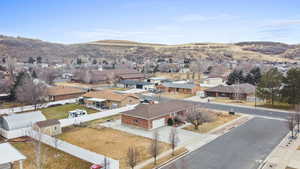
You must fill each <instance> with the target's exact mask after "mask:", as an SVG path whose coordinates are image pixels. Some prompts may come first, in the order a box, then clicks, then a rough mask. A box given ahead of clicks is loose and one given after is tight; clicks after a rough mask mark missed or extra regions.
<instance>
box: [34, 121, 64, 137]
mask: <svg viewBox="0 0 300 169" xmlns="http://www.w3.org/2000/svg"><path fill="white" fill-rule="evenodd" d="M33 129H34V130H36V131H39V132H41V133H43V134H47V135H49V136H55V135H58V134H61V132H62V130H61V126H60V122H59V121H58V120H57V119H51V120H44V121H39V122H36V123H35V124H34V125H33Z"/></svg>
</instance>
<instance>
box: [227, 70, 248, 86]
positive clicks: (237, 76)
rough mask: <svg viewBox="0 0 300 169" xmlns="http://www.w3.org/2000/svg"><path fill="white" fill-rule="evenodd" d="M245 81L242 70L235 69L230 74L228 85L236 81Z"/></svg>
mask: <svg viewBox="0 0 300 169" xmlns="http://www.w3.org/2000/svg"><path fill="white" fill-rule="evenodd" d="M244 82H245V78H244V73H243V71H242V70H234V71H233V72H231V73H230V74H229V76H228V80H227V84H228V85H233V84H236V83H244Z"/></svg>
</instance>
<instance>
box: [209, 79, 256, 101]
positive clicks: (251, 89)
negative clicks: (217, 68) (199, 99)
mask: <svg viewBox="0 0 300 169" xmlns="http://www.w3.org/2000/svg"><path fill="white" fill-rule="evenodd" d="M255 90H256V87H255V86H253V85H251V84H248V83H243V84H239V85H229V86H225V85H219V86H216V87H213V88H209V89H206V90H205V91H204V92H205V95H206V96H208V97H228V98H230V99H235V98H237V97H238V98H239V99H241V100H246V99H247V97H249V96H253V95H254V93H255Z"/></svg>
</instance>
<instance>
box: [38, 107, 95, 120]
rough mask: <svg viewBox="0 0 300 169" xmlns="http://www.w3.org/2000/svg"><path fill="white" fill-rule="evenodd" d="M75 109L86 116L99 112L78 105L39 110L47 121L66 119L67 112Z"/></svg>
mask: <svg viewBox="0 0 300 169" xmlns="http://www.w3.org/2000/svg"><path fill="white" fill-rule="evenodd" d="M75 109H82V110H86V111H87V113H88V114H91V113H96V112H99V111H98V110H94V109H90V108H86V107H85V106H82V105H79V104H65V105H62V106H55V107H48V108H44V109H41V111H42V112H43V114H44V115H45V116H46V118H47V119H63V118H68V115H69V114H68V112H69V111H71V110H75Z"/></svg>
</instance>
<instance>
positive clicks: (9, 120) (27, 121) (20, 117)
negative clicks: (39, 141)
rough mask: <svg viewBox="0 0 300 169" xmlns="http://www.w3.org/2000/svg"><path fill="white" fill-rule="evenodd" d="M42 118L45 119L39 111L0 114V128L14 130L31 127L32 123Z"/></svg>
mask: <svg viewBox="0 0 300 169" xmlns="http://www.w3.org/2000/svg"><path fill="white" fill-rule="evenodd" d="M43 120H46V117H45V116H44V115H43V114H42V112H40V111H34V112H28V113H20V114H12V115H8V116H1V117H0V128H2V129H4V130H16V129H21V128H26V127H31V126H32V125H33V124H34V123H36V122H38V121H43Z"/></svg>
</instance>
